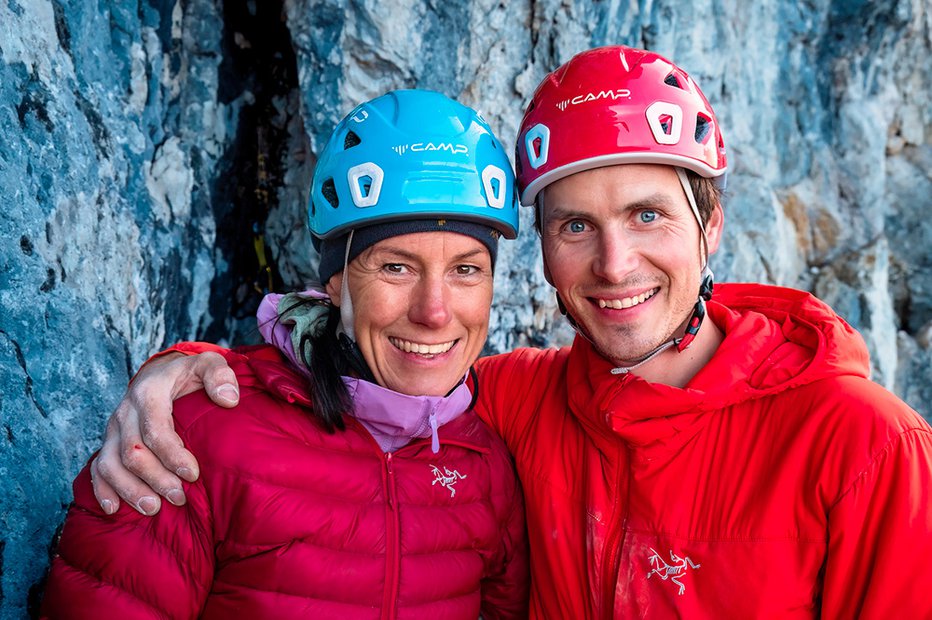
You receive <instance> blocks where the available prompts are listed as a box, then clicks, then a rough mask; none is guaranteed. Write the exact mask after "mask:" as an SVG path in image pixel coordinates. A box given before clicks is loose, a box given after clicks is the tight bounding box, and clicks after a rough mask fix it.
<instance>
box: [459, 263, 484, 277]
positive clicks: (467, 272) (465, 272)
mask: <svg viewBox="0 0 932 620" xmlns="http://www.w3.org/2000/svg"><path fill="white" fill-rule="evenodd" d="M477 271H479V268H478V267H476V266H475V265H458V266H457V267H456V273H457V274H458V275H461V276H471V275H472V274H474V273H476V272H477Z"/></svg>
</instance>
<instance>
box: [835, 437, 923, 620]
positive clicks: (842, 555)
mask: <svg viewBox="0 0 932 620" xmlns="http://www.w3.org/2000/svg"><path fill="white" fill-rule="evenodd" d="M828 535H829V544H828V558H827V561H826V565H825V580H824V591H823V598H822V617H824V618H859V617H863V618H905V617H912V618H932V596H930V594H929V591H928V590H929V585H928V584H930V583H932V563H930V561H929V559H930V558H932V429H930V428H929V427H928V425H925V427H924V428H914V429H910V430H906V431H904V432H902V433H900V434H898V435H896V436H895V437H893V438H892V439H890V441H889V442H888V443H887V444H886V445H885V446H884V447H883V448H882V449H881V450H879V451H878V453H877V454H876V455H875V457H874V458H873V459H872V462H871V463H870V466H869V467H868V468H867V469H866V470H864V471H863V472H861V474H860V475H859V476H858V477H857V478H856V479H855V480H854V482H853V484H852V485H851V486H850V487H849V488H848V489H847V490H846V492H845V493H844V494H843V495H842V497H841V498H840V499H839V501H838V502H837V503H836V505H835V506H834V507H833V508H832V510H831V512H830V514H829V531H828Z"/></svg>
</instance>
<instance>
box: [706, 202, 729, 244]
mask: <svg viewBox="0 0 932 620" xmlns="http://www.w3.org/2000/svg"><path fill="white" fill-rule="evenodd" d="M724 228H725V211H724V210H723V209H722V203H720V202H717V203H715V207H713V208H712V213H710V214H709V221H708V222H706V225H705V234H706V238H707V239H708V240H709V254H710V255H711V254H715V251H716V250H718V245H719V243H721V242H722V233H723V231H724Z"/></svg>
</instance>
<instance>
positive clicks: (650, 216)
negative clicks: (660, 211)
mask: <svg viewBox="0 0 932 620" xmlns="http://www.w3.org/2000/svg"><path fill="white" fill-rule="evenodd" d="M640 217H641V222H643V223H645V224H650V223H651V222H653V221H654V220H656V219H657V212H656V211H641V215H640Z"/></svg>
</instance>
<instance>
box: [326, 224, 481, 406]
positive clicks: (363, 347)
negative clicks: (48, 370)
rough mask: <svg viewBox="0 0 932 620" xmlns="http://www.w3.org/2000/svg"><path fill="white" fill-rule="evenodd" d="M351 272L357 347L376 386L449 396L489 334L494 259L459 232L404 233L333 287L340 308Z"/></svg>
mask: <svg viewBox="0 0 932 620" xmlns="http://www.w3.org/2000/svg"><path fill="white" fill-rule="evenodd" d="M347 274H348V277H349V293H350V297H351V298H352V303H353V315H354V317H355V326H354V327H355V333H356V343H357V344H358V345H359V349H360V351H361V352H362V355H363V357H364V358H365V359H366V362H367V363H368V364H369V368H370V369H371V370H372V373H373V375H374V376H375V380H376V382H377V383H378V384H379V385H381V386H383V387H386V388H389V389H391V390H394V391H396V392H401V393H403V394H411V395H430V396H443V395H445V394H446V393H447V392H449V391H450V390H451V389H452V388H453V387H454V386H456V384H457V383H458V382H459V381H460V380H461V379H462V378H463V376H464V375H465V374H466V371H467V369H468V368H469V366H470V365H471V364H472V363H473V362H474V361H475V360H476V358H477V357H478V356H479V352H480V351H481V350H482V346H483V344H484V343H485V338H486V335H487V334H488V329H489V307H490V306H491V303H492V259H491V257H490V255H489V251H488V250H487V249H486V247H485V246H484V245H483V244H482V243H480V242H479V241H477V240H476V239H474V238H472V237H469V236H466V235H461V234H459V233H453V232H419V233H411V234H408V235H399V236H397V237H391V238H389V239H385V240H384V241H380V242H378V243H376V244H375V245H373V246H372V247H370V248H368V249H367V250H365V251H364V252H362V254H360V255H359V256H358V257H357V258H356V259H354V260H353V261H352V262H351V263H350V264H349V265H348V266H347V269H346V271H345V272H341V273H338V274H337V275H335V276H333V277H332V278H330V281H329V282H328V283H327V292H328V293H329V294H330V297H331V298H332V299H333V302H334V303H335V304H337V305H340V304H341V300H340V291H341V286H342V279H343V278H344V277H346V276H347Z"/></svg>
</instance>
